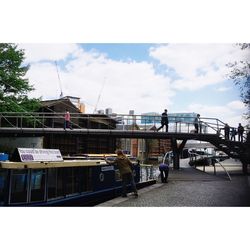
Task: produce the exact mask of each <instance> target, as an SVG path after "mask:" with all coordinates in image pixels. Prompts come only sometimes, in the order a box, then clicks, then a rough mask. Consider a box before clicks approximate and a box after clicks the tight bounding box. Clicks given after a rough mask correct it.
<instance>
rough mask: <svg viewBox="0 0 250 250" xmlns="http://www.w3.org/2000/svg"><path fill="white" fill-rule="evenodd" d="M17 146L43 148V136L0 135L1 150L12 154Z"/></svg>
mask: <svg viewBox="0 0 250 250" xmlns="http://www.w3.org/2000/svg"><path fill="white" fill-rule="evenodd" d="M15 148H43V137H0V152H3V153H9V154H12V153H13V151H14V150H15Z"/></svg>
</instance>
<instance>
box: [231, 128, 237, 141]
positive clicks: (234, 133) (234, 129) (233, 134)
mask: <svg viewBox="0 0 250 250" xmlns="http://www.w3.org/2000/svg"><path fill="white" fill-rule="evenodd" d="M236 135H237V132H236V128H231V141H235V136H236Z"/></svg>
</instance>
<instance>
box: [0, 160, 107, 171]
mask: <svg viewBox="0 0 250 250" xmlns="http://www.w3.org/2000/svg"><path fill="white" fill-rule="evenodd" d="M100 165H101V166H102V165H103V166H104V165H107V163H106V162H105V161H103V160H64V161H58V162H45V161H44V162H11V161H2V162H0V169H1V168H3V169H29V168H31V169H41V168H63V167H95V166H100Z"/></svg>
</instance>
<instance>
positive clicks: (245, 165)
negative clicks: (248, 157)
mask: <svg viewBox="0 0 250 250" xmlns="http://www.w3.org/2000/svg"><path fill="white" fill-rule="evenodd" d="M241 163H242V171H243V174H244V175H248V171H247V162H245V161H241Z"/></svg>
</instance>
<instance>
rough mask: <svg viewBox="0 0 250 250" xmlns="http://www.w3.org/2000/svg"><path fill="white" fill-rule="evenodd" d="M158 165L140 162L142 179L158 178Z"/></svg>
mask: <svg viewBox="0 0 250 250" xmlns="http://www.w3.org/2000/svg"><path fill="white" fill-rule="evenodd" d="M157 169H158V167H157V166H154V165H150V164H140V181H141V182H142V181H148V180H156V179H157V178H158V176H157Z"/></svg>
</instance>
